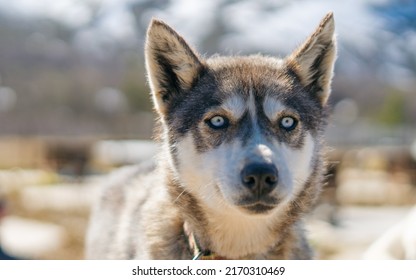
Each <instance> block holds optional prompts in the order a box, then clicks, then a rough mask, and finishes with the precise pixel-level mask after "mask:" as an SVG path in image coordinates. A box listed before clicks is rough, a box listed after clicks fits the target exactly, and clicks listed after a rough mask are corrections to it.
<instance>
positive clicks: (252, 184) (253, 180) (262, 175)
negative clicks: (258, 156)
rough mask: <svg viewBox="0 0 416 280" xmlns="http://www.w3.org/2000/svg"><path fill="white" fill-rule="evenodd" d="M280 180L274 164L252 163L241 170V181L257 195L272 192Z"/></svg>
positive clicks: (260, 195)
mask: <svg viewBox="0 0 416 280" xmlns="http://www.w3.org/2000/svg"><path fill="white" fill-rule="evenodd" d="M278 180H279V178H278V174H277V169H276V167H275V166H274V165H272V164H267V163H250V164H248V165H246V166H245V167H244V168H243V170H242V171H241V182H242V183H243V185H244V186H245V187H246V188H248V189H249V190H250V191H252V192H253V194H255V195H256V196H257V197H262V196H264V195H266V194H268V193H270V192H271V191H272V190H273V189H274V188H275V187H276V186H277V182H278Z"/></svg>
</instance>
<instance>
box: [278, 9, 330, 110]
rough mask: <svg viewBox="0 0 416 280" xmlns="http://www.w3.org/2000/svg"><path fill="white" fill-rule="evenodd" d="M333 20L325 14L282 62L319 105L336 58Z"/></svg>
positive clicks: (325, 98) (323, 102) (324, 98)
mask: <svg viewBox="0 0 416 280" xmlns="http://www.w3.org/2000/svg"><path fill="white" fill-rule="evenodd" d="M334 29H335V25H334V17H333V14H332V13H329V14H327V15H326V16H325V17H324V18H323V19H322V21H321V23H320V24H319V26H318V28H317V29H316V30H315V32H314V33H313V34H312V35H311V36H309V38H308V39H307V40H306V41H305V42H304V43H303V44H302V45H301V46H300V47H299V48H298V49H297V50H296V51H295V52H294V53H292V54H291V55H290V56H289V57H288V58H287V59H286V65H287V67H288V68H289V69H290V70H292V71H294V73H295V74H296V75H297V76H298V77H299V79H300V82H301V83H302V85H303V86H304V87H305V88H306V89H307V90H308V91H309V92H310V93H311V94H313V95H314V96H315V97H317V98H318V99H319V101H320V103H321V105H325V104H326V102H327V100H328V97H329V94H330V92H331V79H332V76H333V69H334V63H335V57H336V41H335V36H334Z"/></svg>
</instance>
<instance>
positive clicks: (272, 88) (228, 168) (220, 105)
mask: <svg viewBox="0 0 416 280" xmlns="http://www.w3.org/2000/svg"><path fill="white" fill-rule="evenodd" d="M333 32H334V24H333V18H332V14H329V15H327V16H326V17H325V18H324V19H323V20H322V22H321V24H320V25H319V27H318V28H317V29H316V31H315V32H314V33H313V34H312V35H311V36H310V37H309V38H308V39H307V40H306V42H305V43H304V44H303V45H302V46H301V47H300V48H299V49H298V50H296V51H295V52H294V53H293V54H291V55H290V56H288V57H287V58H285V59H283V60H282V59H277V58H271V57H264V56H248V57H214V58H210V59H207V60H203V59H202V58H200V57H199V56H198V55H197V54H196V52H195V51H193V50H192V49H191V48H190V47H189V46H188V44H187V43H186V42H185V41H184V40H183V39H182V37H180V36H179V35H178V34H177V33H176V32H175V31H173V30H172V29H171V28H170V27H168V26H167V25H166V24H164V23H162V22H160V21H153V22H152V24H151V26H150V27H149V31H148V37H147V43H146V66H147V71H148V76H149V81H150V85H151V88H152V93H153V99H154V104H155V108H156V110H157V112H158V113H159V114H160V117H161V122H162V125H163V129H164V135H163V137H164V140H165V142H166V144H168V145H169V149H170V157H171V158H170V164H171V167H172V169H173V171H174V173H175V175H176V177H177V179H178V180H179V181H180V182H181V184H182V185H183V187H184V188H185V191H188V192H190V193H192V194H194V195H195V196H196V197H198V198H199V199H200V200H202V201H203V202H204V203H205V204H206V205H208V206H210V207H212V208H214V209H223V210H227V209H228V210H231V209H238V210H239V211H242V212H243V213H248V214H268V213H271V212H273V210H274V209H278V208H279V206H280V205H284V203H285V202H288V201H290V200H291V199H293V198H294V197H295V196H296V194H298V193H299V192H300V190H301V188H302V187H303V186H304V184H305V183H306V182H307V181H308V179H309V177H310V176H311V173H312V172H313V170H314V165H315V161H316V160H317V158H316V155H317V153H318V152H319V146H320V143H319V141H320V136H321V134H322V130H323V127H324V125H325V112H326V102H327V99H328V96H329V93H330V81H331V77H332V71H333V64H334V60H335V41H334V35H333Z"/></svg>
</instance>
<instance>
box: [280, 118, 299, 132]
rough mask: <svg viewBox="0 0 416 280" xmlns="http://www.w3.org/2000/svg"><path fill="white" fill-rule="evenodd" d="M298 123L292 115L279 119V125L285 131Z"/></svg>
mask: <svg viewBox="0 0 416 280" xmlns="http://www.w3.org/2000/svg"><path fill="white" fill-rule="evenodd" d="M297 124H298V121H297V120H296V119H294V118H292V117H283V118H281V119H280V124H279V125H280V127H281V128H283V129H285V130H287V131H291V130H293V129H294V128H295V127H296V126H297Z"/></svg>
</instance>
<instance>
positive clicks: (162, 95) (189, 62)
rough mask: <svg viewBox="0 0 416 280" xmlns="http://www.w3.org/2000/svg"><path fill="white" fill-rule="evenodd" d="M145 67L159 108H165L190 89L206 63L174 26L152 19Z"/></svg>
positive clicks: (163, 112)
mask: <svg viewBox="0 0 416 280" xmlns="http://www.w3.org/2000/svg"><path fill="white" fill-rule="evenodd" d="M145 58H146V70H147V75H148V79H149V84H150V87H151V90H152V96H153V100H154V104H155V107H156V110H157V111H158V112H159V113H160V114H165V113H166V108H167V106H168V105H169V104H171V103H172V102H174V100H175V99H176V98H179V97H181V96H182V95H183V93H184V92H185V91H187V90H189V89H190V88H191V87H192V86H193V84H194V82H195V80H196V78H197V77H198V75H199V73H200V71H201V70H202V69H203V67H204V64H203V62H202V61H201V60H200V59H199V57H198V55H197V54H196V52H194V51H193V50H192V48H191V47H190V46H189V45H188V44H187V43H186V42H185V40H184V39H183V38H182V37H181V36H180V35H179V34H178V33H176V32H175V31H174V30H173V29H172V28H171V27H169V26H168V25H167V24H165V23H164V22H162V21H159V20H152V22H151V23H150V26H149V29H148V31H147V38H146V45H145Z"/></svg>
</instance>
